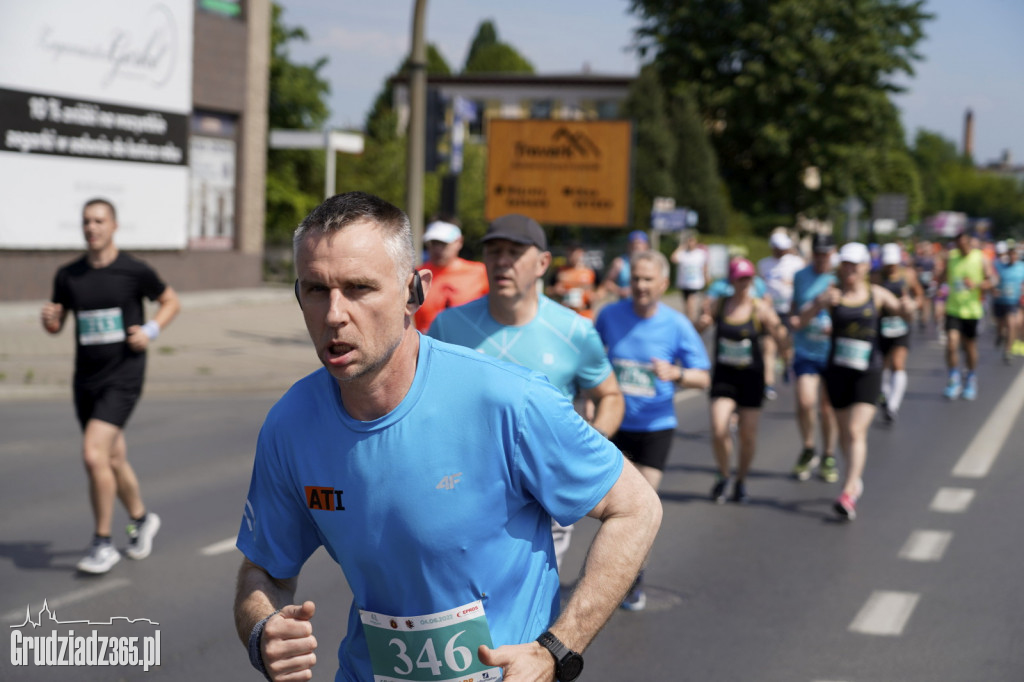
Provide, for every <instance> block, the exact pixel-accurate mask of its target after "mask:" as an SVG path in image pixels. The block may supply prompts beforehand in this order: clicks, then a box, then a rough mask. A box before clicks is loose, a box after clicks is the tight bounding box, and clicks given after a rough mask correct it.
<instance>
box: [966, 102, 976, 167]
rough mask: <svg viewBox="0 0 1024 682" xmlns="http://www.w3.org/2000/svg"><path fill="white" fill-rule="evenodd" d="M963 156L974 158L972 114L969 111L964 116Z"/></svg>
mask: <svg viewBox="0 0 1024 682" xmlns="http://www.w3.org/2000/svg"><path fill="white" fill-rule="evenodd" d="M964 156H966V157H967V158H969V159H973V158H974V112H973V111H971V110H970V109H968V110H967V114H966V115H965V116H964Z"/></svg>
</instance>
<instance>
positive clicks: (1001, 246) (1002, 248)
mask: <svg viewBox="0 0 1024 682" xmlns="http://www.w3.org/2000/svg"><path fill="white" fill-rule="evenodd" d="M1009 252H1010V247H1009V246H1008V245H1007V244H1006V242H996V253H998V254H999V255H1000V256H1002V255H1003V254H1006V253H1009Z"/></svg>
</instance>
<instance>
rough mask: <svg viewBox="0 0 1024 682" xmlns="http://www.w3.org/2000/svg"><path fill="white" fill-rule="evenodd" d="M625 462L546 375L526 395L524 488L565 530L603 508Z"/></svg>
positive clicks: (521, 429)
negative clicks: (599, 503)
mask: <svg viewBox="0 0 1024 682" xmlns="http://www.w3.org/2000/svg"><path fill="white" fill-rule="evenodd" d="M623 461H624V458H623V456H622V453H620V452H619V450H618V449H617V448H616V447H615V446H614V445H612V444H611V442H610V441H609V440H608V439H606V438H605V437H604V436H602V435H601V434H600V433H598V432H597V430H595V429H594V428H593V427H592V426H590V424H588V423H587V422H586V421H584V420H583V418H582V417H580V416H579V415H578V414H577V413H576V410H575V409H573V406H572V403H571V402H570V401H569V400H568V398H566V397H565V396H564V395H562V393H561V392H560V391H559V390H558V389H556V388H555V387H554V386H552V385H551V384H550V383H549V382H548V381H547V380H546V379H544V378H543V376H542V375H539V374H535V376H534V379H533V381H532V385H531V386H530V388H529V390H527V391H526V392H525V398H524V402H523V407H522V409H521V411H520V422H519V425H518V434H517V437H516V447H515V466H516V471H517V474H518V478H519V483H520V485H521V486H522V487H523V488H524V489H525V490H526V491H527V492H528V493H529V494H530V495H531V496H533V497H534V499H536V500H537V501H538V502H539V503H540V505H541V506H542V507H544V509H545V510H547V512H548V513H549V514H550V515H551V517H552V518H554V519H555V520H556V521H558V523H560V524H561V525H563V526H567V525H569V524H572V523H575V522H576V521H579V520H580V519H581V518H583V517H584V516H586V515H587V513H589V512H590V510H591V509H593V508H594V507H596V506H597V503H598V502H600V501H601V500H602V499H603V498H604V496H605V495H606V494H608V491H609V490H611V488H612V486H613V485H614V484H615V482H616V481H617V480H619V475H620V474H621V473H622V466H623Z"/></svg>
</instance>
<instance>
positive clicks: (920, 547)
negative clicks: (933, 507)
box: [900, 530, 953, 561]
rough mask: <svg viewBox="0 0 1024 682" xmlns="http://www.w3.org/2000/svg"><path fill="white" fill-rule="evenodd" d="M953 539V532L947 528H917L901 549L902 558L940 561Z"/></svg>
mask: <svg viewBox="0 0 1024 682" xmlns="http://www.w3.org/2000/svg"><path fill="white" fill-rule="evenodd" d="M952 539H953V534H952V533H950V532H949V531H945V530H915V531H914V532H913V533H911V534H910V537H909V538H907V541H906V543H905V544H904V545H903V549H901V550H900V558H901V559H906V560H907V561H939V560H941V559H942V555H943V554H944V553H945V551H946V548H947V547H949V543H950V541H951V540H952Z"/></svg>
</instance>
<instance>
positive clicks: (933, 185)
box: [911, 130, 967, 215]
mask: <svg viewBox="0 0 1024 682" xmlns="http://www.w3.org/2000/svg"><path fill="white" fill-rule="evenodd" d="M911 155H912V156H913V159H914V163H915V164H917V172H918V175H919V176H920V177H921V192H922V194H923V195H924V196H923V203H924V205H923V207H922V210H923V212H924V213H925V214H926V215H927V214H931V213H936V212H938V211H947V210H950V209H951V208H952V206H953V190H954V180H955V177H954V175H955V173H956V171H957V169H959V168H962V167H964V166H965V165H967V164H966V163H965V160H964V158H963V157H962V156H961V155H960V154H959V153H958V152H957V150H956V144H955V143H953V142H951V141H950V140H947V139H946V138H944V137H942V135H940V134H939V133H935V132H931V131H928V130H918V131H917V135H916V137H915V138H914V147H913V149H912V150H911Z"/></svg>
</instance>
